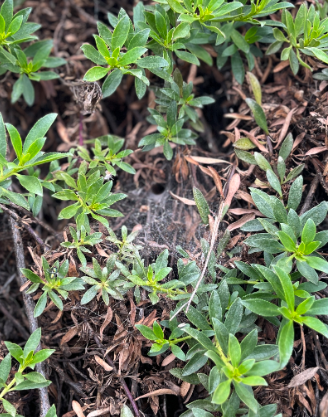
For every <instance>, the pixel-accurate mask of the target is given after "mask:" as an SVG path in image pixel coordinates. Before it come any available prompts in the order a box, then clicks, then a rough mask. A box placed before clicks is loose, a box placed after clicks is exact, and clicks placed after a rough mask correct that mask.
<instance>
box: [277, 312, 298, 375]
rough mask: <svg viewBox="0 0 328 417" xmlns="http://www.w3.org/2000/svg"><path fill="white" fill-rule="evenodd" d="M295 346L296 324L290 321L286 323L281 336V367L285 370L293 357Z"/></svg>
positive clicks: (279, 344)
mask: <svg viewBox="0 0 328 417" xmlns="http://www.w3.org/2000/svg"><path fill="white" fill-rule="evenodd" d="M293 345H294V323H293V321H292V320H291V321H288V322H287V323H285V324H284V325H283V327H282V329H281V332H280V335H279V343H278V346H279V356H280V367H281V368H284V367H285V366H286V365H287V363H288V362H289V359H290V357H291V356H292V352H293Z"/></svg>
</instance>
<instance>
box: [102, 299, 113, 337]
mask: <svg viewBox="0 0 328 417" xmlns="http://www.w3.org/2000/svg"><path fill="white" fill-rule="evenodd" d="M112 318H113V310H112V309H111V308H110V307H108V308H107V314H106V317H105V320H104V322H103V324H102V325H101V327H100V332H99V333H100V341H101V342H102V339H103V333H104V330H105V329H106V327H107V326H108V325H109V323H110V322H111V321H112Z"/></svg>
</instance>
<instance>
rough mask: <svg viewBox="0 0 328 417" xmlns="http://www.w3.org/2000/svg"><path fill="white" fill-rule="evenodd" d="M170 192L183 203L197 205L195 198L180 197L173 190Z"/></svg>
mask: <svg viewBox="0 0 328 417" xmlns="http://www.w3.org/2000/svg"><path fill="white" fill-rule="evenodd" d="M170 194H171V196H172V197H173V198H174V199H175V200H178V201H181V202H182V203H183V204H186V205H187V206H195V205H196V203H195V202H194V200H189V198H185V197H180V196H178V195H176V194H173V193H172V191H170Z"/></svg>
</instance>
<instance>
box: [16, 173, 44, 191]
mask: <svg viewBox="0 0 328 417" xmlns="http://www.w3.org/2000/svg"><path fill="white" fill-rule="evenodd" d="M16 176H17V179H18V181H19V183H20V184H21V185H22V186H23V187H24V188H26V189H27V191H29V192H30V193H33V194H37V195H40V196H43V189H42V185H41V182H40V180H39V179H38V178H36V177H34V176H29V175H18V174H17V175H16Z"/></svg>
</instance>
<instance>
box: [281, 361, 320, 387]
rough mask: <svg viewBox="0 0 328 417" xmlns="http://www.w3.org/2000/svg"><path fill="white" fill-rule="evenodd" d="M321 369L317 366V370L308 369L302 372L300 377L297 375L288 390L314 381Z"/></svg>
mask: <svg viewBox="0 0 328 417" xmlns="http://www.w3.org/2000/svg"><path fill="white" fill-rule="evenodd" d="M319 369H320V368H319V367H318V366H316V367H315V368H308V369H306V370H305V371H303V372H301V373H300V374H298V375H295V376H294V378H292V379H291V381H290V383H289V384H288V388H294V387H298V386H299V385H303V384H305V382H306V381H308V380H309V379H312V378H313V377H314V375H315V374H316V373H317V372H318V370H319Z"/></svg>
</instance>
